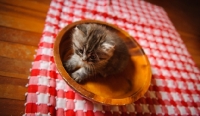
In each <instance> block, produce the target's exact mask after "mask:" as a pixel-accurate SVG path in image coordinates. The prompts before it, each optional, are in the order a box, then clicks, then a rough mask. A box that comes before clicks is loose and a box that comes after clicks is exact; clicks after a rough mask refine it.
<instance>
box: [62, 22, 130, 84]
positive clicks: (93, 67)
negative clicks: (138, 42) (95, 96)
mask: <svg viewBox="0 0 200 116" xmlns="http://www.w3.org/2000/svg"><path fill="white" fill-rule="evenodd" d="M72 46H73V47H72V49H73V54H72V55H71V57H70V58H69V60H67V61H66V62H64V67H65V68H66V70H67V72H68V73H69V74H70V75H71V77H72V78H73V79H74V80H75V81H77V82H82V81H83V80H85V79H87V78H89V77H92V76H95V75H96V74H100V75H102V76H103V77H106V76H107V75H111V74H115V73H118V72H120V71H122V70H123V69H124V68H125V67H126V65H127V62H128V61H129V60H128V59H129V53H128V49H127V47H126V45H125V44H124V42H123V41H122V40H121V39H120V37H119V36H118V35H117V34H115V33H114V32H111V31H110V30H108V29H106V27H105V26H102V25H98V24H80V25H78V26H76V27H75V28H74V30H73V33H72Z"/></svg>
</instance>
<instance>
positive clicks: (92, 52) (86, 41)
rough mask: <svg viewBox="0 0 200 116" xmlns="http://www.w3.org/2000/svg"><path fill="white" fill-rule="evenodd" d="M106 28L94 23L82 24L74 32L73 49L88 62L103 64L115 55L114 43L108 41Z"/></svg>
mask: <svg viewBox="0 0 200 116" xmlns="http://www.w3.org/2000/svg"><path fill="white" fill-rule="evenodd" d="M107 39H108V37H107V33H106V31H105V30H104V28H101V27H100V28H99V27H96V25H94V24H87V25H85V24H82V25H79V26H77V27H76V28H75V30H74V33H73V39H72V42H73V49H74V53H75V54H77V55H78V56H79V57H80V59H81V60H82V61H83V62H84V63H87V64H94V65H95V64H98V65H103V63H106V62H107V60H108V59H109V58H110V57H111V56H112V55H113V52H114V44H113V43H112V42H108V41H107Z"/></svg>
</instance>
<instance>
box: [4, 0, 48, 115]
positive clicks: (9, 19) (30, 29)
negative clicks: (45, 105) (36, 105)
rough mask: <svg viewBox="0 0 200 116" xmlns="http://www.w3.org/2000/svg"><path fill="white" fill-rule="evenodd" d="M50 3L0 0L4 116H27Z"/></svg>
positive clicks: (27, 0)
mask: <svg viewBox="0 0 200 116" xmlns="http://www.w3.org/2000/svg"><path fill="white" fill-rule="evenodd" d="M49 4H50V0H44V1H39V0H34V1H31V0H26V1H20V0H9V1H7V0H0V48H1V49H0V116H21V115H23V114H24V111H25V109H24V103H25V92H27V88H26V87H25V85H26V84H27V83H28V79H27V78H28V76H29V73H30V71H29V70H30V68H31V66H32V65H31V62H32V61H33V59H34V57H33V55H34V54H35V53H36V52H35V50H36V49H37V47H38V42H39V40H40V38H41V36H42V30H43V28H44V22H45V18H46V14H47V11H48V8H49Z"/></svg>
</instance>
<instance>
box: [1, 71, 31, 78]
mask: <svg viewBox="0 0 200 116" xmlns="http://www.w3.org/2000/svg"><path fill="white" fill-rule="evenodd" d="M0 75H1V76H7V77H14V78H20V79H26V78H28V76H29V74H20V73H13V72H6V71H0Z"/></svg>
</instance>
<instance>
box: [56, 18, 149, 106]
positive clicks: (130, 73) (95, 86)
mask: <svg viewBox="0 0 200 116" xmlns="http://www.w3.org/2000/svg"><path fill="white" fill-rule="evenodd" d="M82 23H96V24H101V25H105V26H106V27H107V28H108V29H110V30H111V31H114V32H116V33H117V34H118V35H119V36H120V37H121V38H122V40H123V41H124V42H125V43H126V45H127V47H128V49H129V52H130V63H129V64H128V66H127V67H126V69H125V70H124V71H123V72H122V73H120V74H117V75H111V76H109V77H106V78H102V77H96V78H94V79H90V80H87V81H86V82H85V83H82V84H79V83H77V82H76V81H74V80H73V79H72V78H71V77H70V75H69V74H68V73H67V71H66V70H65V68H64V67H63V61H65V60H66V58H67V56H69V55H70V51H72V50H71V38H70V35H71V33H72V29H73V28H74V27H75V26H76V25H78V24H82ZM54 59H55V63H56V67H57V69H58V71H59V73H60V74H61V76H62V77H63V79H64V80H65V81H66V82H67V84H68V85H69V86H70V87H71V88H72V89H74V90H75V91H76V92H78V93H80V94H81V95H82V96H83V97H85V98H86V99H88V100H91V101H93V102H98V103H102V104H106V105H126V104H130V103H133V102H134V101H136V100H138V99H139V98H140V97H141V96H143V95H144V93H145V92H146V91H147V90H148V87H149V85H150V82H151V69H150V64H149V61H148V59H147V56H146V55H145V53H144V51H143V50H142V48H141V46H140V45H139V44H138V43H137V42H136V41H135V40H134V39H133V38H132V37H131V36H130V35H129V34H128V33H126V32H125V31H123V30H122V29H120V28H118V27H116V26H114V25H111V24H108V23H105V22H101V21H97V20H82V21H78V22H74V23H71V24H69V25H67V26H66V27H64V28H63V29H62V30H61V31H60V33H59V34H58V36H57V37H56V40H55V44H54Z"/></svg>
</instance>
